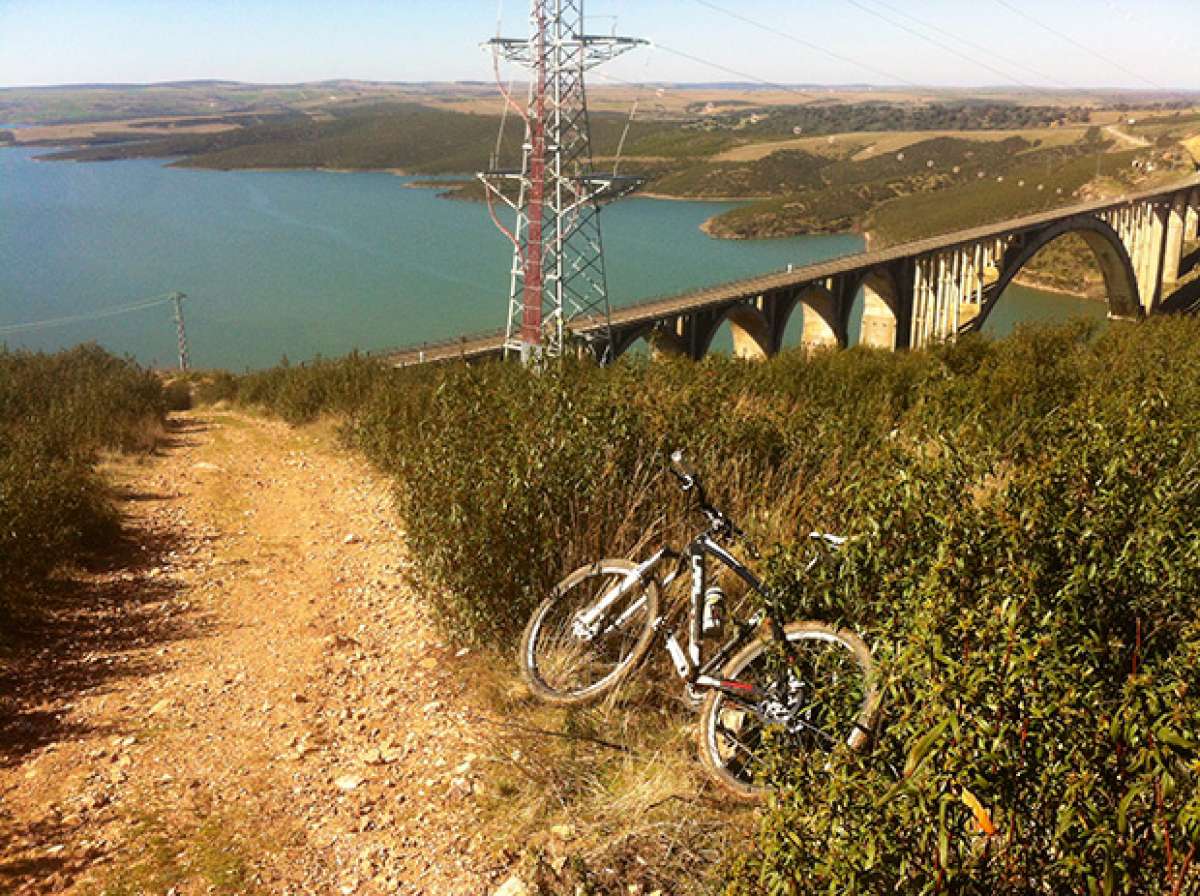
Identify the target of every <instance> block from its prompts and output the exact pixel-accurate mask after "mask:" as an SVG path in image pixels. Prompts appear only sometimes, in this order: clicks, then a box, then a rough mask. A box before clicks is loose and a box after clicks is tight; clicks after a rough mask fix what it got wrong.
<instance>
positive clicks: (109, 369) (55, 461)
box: [0, 346, 166, 613]
mask: <svg viewBox="0 0 1200 896" xmlns="http://www.w3.org/2000/svg"><path fill="white" fill-rule="evenodd" d="M165 411H166V399H165V397H164V394H163V387H162V383H161V381H160V380H159V379H158V378H157V377H156V376H155V375H154V374H152V373H150V372H149V371H146V370H143V369H141V368H139V367H138V366H137V365H135V364H134V363H133V362H131V361H128V360H122V359H120V358H115V357H113V356H112V355H110V354H108V353H107V352H104V351H103V350H101V349H99V348H97V347H96V346H81V347H79V348H76V349H72V350H70V351H66V352H60V353H58V354H55V355H43V354H31V353H26V352H9V351H7V350H3V349H0V610H5V611H7V612H9V613H12V612H15V611H19V610H29V609H31V608H34V606H35V602H34V601H33V598H32V597H31V595H32V594H33V592H34V589H35V586H36V585H37V584H38V583H39V582H40V581H41V580H42V579H43V578H44V577H45V576H46V574H47V573H49V572H50V571H52V570H53V569H55V568H56V567H58V566H61V565H63V564H66V563H70V562H72V561H74V560H76V559H77V558H78V557H79V556H80V554H81V552H83V551H84V550H86V549H88V548H90V547H92V546H95V545H96V544H97V543H98V542H99V541H101V540H102V539H104V538H107V537H109V536H111V534H112V533H113V531H114V529H115V526H116V516H115V514H114V511H113V509H112V507H111V505H110V502H109V500H108V496H107V492H106V489H105V486H104V484H103V482H102V481H101V479H100V478H99V477H98V476H97V475H96V473H95V472H94V465H95V461H96V459H97V455H98V452H100V451H101V450H116V451H138V450H147V449H149V448H150V447H152V446H153V445H154V443H155V440H156V439H157V436H158V434H159V432H160V429H161V424H162V419H163V416H164V414H165Z"/></svg>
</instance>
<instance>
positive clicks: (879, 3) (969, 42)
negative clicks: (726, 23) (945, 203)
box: [696, 0, 1074, 90]
mask: <svg viewBox="0 0 1200 896" xmlns="http://www.w3.org/2000/svg"><path fill="white" fill-rule="evenodd" d="M696 2H698V3H699V2H703V0H696ZM874 3H875V5H876V6H882V7H883V8H884V9H886V10H889V11H891V12H893V13H895V14H896V15H898V16H902V17H903V18H906V19H908V20H909V21H910V22H916V23H917V24H918V25H921V26H923V27H925V28H928V29H929V30H930V31H936V32H938V33H939V34H941V35H943V36H944V37H948V38H950V39H951V40H956V41H958V42H959V43H962V44H966V45H967V46H968V47H970V48H971V49H973V50H977V51H979V52H980V53H986V54H988V55H990V56H992V57H993V58H995V59H998V60H1000V61H1001V62H1003V63H1004V64H1006V65H1015V66H1016V67H1017V68H1025V69H1028V70H1029V71H1030V72H1032V73H1033V74H1035V75H1037V76H1038V77H1039V78H1043V79H1045V80H1046V81H1049V82H1050V83H1051V84H1054V85H1056V86H1058V87H1062V88H1064V89H1066V90H1072V89H1074V88H1073V87H1072V86H1071V85H1070V84H1067V83H1066V82H1064V81H1060V80H1058V78H1055V77H1054V76H1052V75H1047V74H1046V73H1045V72H1039V71H1038V70H1037V69H1035V68H1033V67H1032V66H1030V65H1029V64H1028V63H1026V62H1017V61H1016V60H1013V59H1006V58H1004V57H1003V56H1001V55H1000V54H999V53H997V52H996V51H995V50H994V49H992V48H991V47H985V46H983V45H982V44H977V43H975V42H974V41H973V40H971V39H969V38H966V37H963V36H962V35H959V34H954V33H953V32H950V31H947V30H946V29H945V28H942V27H941V26H940V25H935V24H934V23H933V22H926V21H925V20H924V19H919V18H917V17H916V16H914V15H912V14H911V13H907V12H905V11H904V10H902V9H897V8H896V7H895V6H892V5H890V4H888V3H884V2H883V0H874Z"/></svg>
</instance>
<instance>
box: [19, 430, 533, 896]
mask: <svg viewBox="0 0 1200 896" xmlns="http://www.w3.org/2000/svg"><path fill="white" fill-rule="evenodd" d="M111 472H112V473H113V475H114V476H115V480H116V481H117V483H118V488H119V492H120V504H121V506H122V509H123V512H124V513H125V516H126V525H125V528H126V539H125V543H124V545H122V547H121V550H120V551H119V552H118V554H117V555H116V556H113V557H110V558H106V559H105V561H104V562H101V563H98V564H97V565H96V568H93V569H90V570H86V571H80V572H78V573H76V574H73V575H70V576H68V577H65V578H64V579H63V580H62V581H61V583H60V584H59V585H58V586H56V588H55V590H54V593H52V594H49V595H47V598H46V600H47V606H48V607H49V609H50V612H49V613H48V614H47V620H46V621H45V622H43V623H41V624H39V626H38V627H37V628H36V630H31V631H24V632H18V633H15V634H12V636H11V637H10V638H9V639H8V642H9V645H10V646H9V647H8V648H7V652H6V653H3V654H0V892H4V893H14V894H41V893H96V894H99V893H113V894H116V893H131V894H132V893H141V892H145V893H176V894H190V893H211V892H216V893H255V892H264V893H284V894H293V893H294V894H302V893H343V894H351V893H362V894H371V893H402V894H417V893H421V894H430V896H433V894H464V893H491V892H493V891H494V890H495V889H497V888H500V887H502V886H503V885H504V884H505V882H506V880H507V879H508V877H509V874H510V871H511V869H510V868H509V867H508V863H509V862H510V860H511V859H512V857H511V856H506V855H504V854H503V853H500V854H498V853H497V852H496V850H495V849H493V848H491V847H490V846H489V844H486V843H485V842H484V838H483V835H482V833H481V829H480V828H479V826H478V825H477V824H476V821H477V815H478V812H479V809H478V803H479V798H480V791H481V789H482V788H484V787H485V785H484V784H483V782H482V779H481V776H480V770H481V769H482V768H484V767H486V765H487V763H489V762H494V761H500V760H497V759H493V758H490V757H492V756H494V750H492V751H491V752H490V753H489V745H488V744H486V743H484V742H482V741H481V740H480V737H481V735H480V732H481V731H484V730H486V725H484V724H482V722H485V721H486V719H483V718H481V717H482V715H484V714H485V713H484V710H482V709H481V708H479V707H477V706H475V705H473V703H472V692H471V691H470V690H468V688H467V686H466V683H465V680H466V678H468V677H469V676H468V675H467V673H466V672H465V671H464V670H465V669H467V668H469V665H470V663H471V661H472V658H471V657H470V656H467V655H466V654H465V653H464V652H462V651H454V650H452V649H450V648H448V647H447V646H446V645H445V644H444V643H443V642H442V641H441V640H439V637H438V634H437V633H436V631H435V629H434V628H433V627H432V626H431V625H430V623H429V621H428V620H427V619H425V618H424V617H423V616H422V613H421V610H420V608H419V606H418V604H417V602H416V601H415V600H414V599H413V595H412V590H411V585H410V584H409V582H408V579H407V577H406V569H407V568H408V566H409V561H408V558H407V557H406V556H405V551H404V541H403V536H404V533H403V532H402V531H400V530H399V528H398V525H397V523H396V517H395V515H394V513H393V511H392V509H391V506H390V500H389V490H388V487H387V485H386V483H384V482H383V481H381V480H380V479H379V478H377V477H376V476H375V475H374V474H373V473H372V472H371V471H370V470H369V469H367V468H366V467H365V466H364V465H363V464H362V463H361V462H359V461H358V460H356V459H354V458H353V457H350V456H348V455H346V454H344V453H342V452H340V451H338V450H336V449H335V448H334V447H332V443H331V440H330V439H329V438H328V436H327V434H323V433H322V432H321V431H320V430H316V431H313V430H306V431H302V432H298V431H294V430H291V429H289V428H288V427H286V426H284V425H282V424H277V423H272V422H265V421H262V420H258V419H254V418H250V417H244V416H240V415H235V414H231V413H210V412H193V413H186V414H181V415H177V416H176V417H175V418H174V419H173V420H172V422H171V429H170V434H169V438H168V439H167V440H166V442H165V444H164V446H163V447H162V449H161V450H160V451H159V452H158V453H157V455H156V456H154V457H152V458H148V459H145V460H141V461H138V462H136V463H128V462H122V463H121V465H120V466H118V467H116V468H115V469H114V470H112V471H111ZM13 645H19V646H13ZM510 888H511V884H510Z"/></svg>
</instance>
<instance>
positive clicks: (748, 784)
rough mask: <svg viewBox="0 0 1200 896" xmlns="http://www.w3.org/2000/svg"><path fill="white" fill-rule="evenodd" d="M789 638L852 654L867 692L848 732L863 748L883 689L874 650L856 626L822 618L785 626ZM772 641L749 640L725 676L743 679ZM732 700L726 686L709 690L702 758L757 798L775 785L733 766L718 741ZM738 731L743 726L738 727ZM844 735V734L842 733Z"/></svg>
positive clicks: (730, 785) (719, 776)
mask: <svg viewBox="0 0 1200 896" xmlns="http://www.w3.org/2000/svg"><path fill="white" fill-rule="evenodd" d="M784 632H785V635H786V637H787V639H788V642H789V643H792V644H797V643H800V642H803V641H822V642H825V643H828V644H831V645H832V644H836V645H840V646H841V647H842V648H844V649H845V650H846V651H847V652H848V653H849V656H850V657H851V659H852V660H853V663H854V665H855V666H856V667H857V669H858V671H859V672H860V673H861V676H862V688H863V698H862V702H861V704H860V705H859V709H858V713H857V715H856V716H855V717H854V718H853V719H852V720H847V723H846V727H848V728H849V734H847V735H846V736H845V738H844V741H845V743H846V744H847V745H848V746H849V747H850V749H852V750H861V749H862V748H863V747H865V746H866V744H867V743H868V742H869V740H870V734H871V731H872V729H873V726H874V724H875V721H876V719H877V717H878V714H879V708H880V701H881V696H882V695H881V694H880V692H879V688H878V683H877V682H876V680H875V667H874V661H873V660H872V658H871V650H870V648H869V647H868V646H867V645H866V643H865V642H864V641H863V640H862V638H860V637H859V636H858V635H856V634H854V632H851V631H846V630H843V629H835V628H833V627H831V626H828V625H825V624H824V623H821V622H793V623H791V624H789V625H787V626H785V627H784ZM768 646H769V642H767V641H764V640H763V639H762V638H759V639H756V640H755V641H753V642H751V643H750V644H748V645H746V647H744V648H743V649H742V650H741V651H740V652H739V653H738V654H737V655H735V656H734V657H733V658H732V659H731V660H730V661H729V662H728V663H727V664H726V665H725V668H724V670H723V673H722V674H723V677H724V678H725V679H728V680H734V681H739V680H740V681H744V680H745V679H744V678H743V676H744V675H745V674H746V670H747V669H748V667H750V666H751V665H752V664H753V663H754V661H755V660H757V659H758V658H759V657H760V656H762V655H764V654H765V653H766V651H767V649H768ZM727 700H729V698H728V696H727V695H726V694H725V692H723V691H720V690H711V691H709V692H708V694H706V695H705V698H704V704H703V706H702V707H701V709H700V730H699V737H698V741H699V748H700V760H701V762H702V764H703V765H704V767H705V770H706V771H708V773H709V774H710V775H711V776H712V778H713V779H714V780H715V781H716V782H717V783H718V784H719V785H721V787H722V788H723V789H724V790H725V791H726V792H727V793H729V795H731V796H733V797H735V798H737V799H739V800H743V801H746V802H757V801H759V800H761V799H763V797H765V796H766V794H767V793H768V792H769V791H770V788H769V787H767V786H763V785H762V784H761V783H760V782H759V781H758V780H757V779H756V778H753V777H751V778H747V776H746V775H745V774H744V773H739V772H740V771H744V770H739V772H735V771H731V767H730V762H729V760H728V758H727V757H724V756H722V754H721V750H720V746H721V744H720V743H719V742H718V738H719V736H721V735H722V734H723V732H721V731H719V730H718V729H719V728H721V727H723V725H722V722H721V714H722V712H723V710H724V709H725V701H727ZM736 733H737V734H738V735H739V736H740V734H741V732H740V731H739V732H736ZM838 739H839V740H840V739H841V738H840V737H839V738H838Z"/></svg>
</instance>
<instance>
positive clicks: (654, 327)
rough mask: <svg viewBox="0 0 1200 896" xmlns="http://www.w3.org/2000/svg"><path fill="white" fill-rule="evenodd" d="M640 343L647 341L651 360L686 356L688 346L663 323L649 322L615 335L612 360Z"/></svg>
mask: <svg viewBox="0 0 1200 896" xmlns="http://www.w3.org/2000/svg"><path fill="white" fill-rule="evenodd" d="M640 341H645V343H646V345H647V346H649V349H650V357H651V358H661V357H663V356H671V357H676V356H686V355H687V353H688V351H687V346H686V345H684V342H683V340H682V339H680V338H679V337H678V336H676V335H675V334H674V333H672V332H671V331H670V329H669V328H668V327H667V326H665V325H664V323H663V322H653V321H652V322H649V323H645V324H642V325H641V326H638V327H634V328H632V329H629V330H625V331H623V332H616V333H614V334H613V353H612V360H614V361H615V360H617V358H619V357H621V356H622V355H624V354H625V353H626V352H628V351H629V350H630V349H632V348H633V347H634V346H635V345H637V344H638V342H640Z"/></svg>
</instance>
